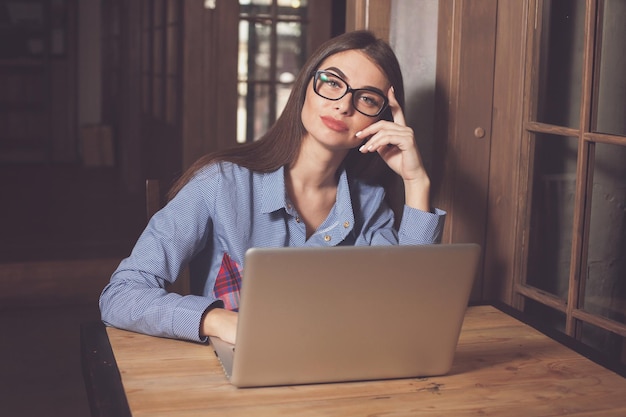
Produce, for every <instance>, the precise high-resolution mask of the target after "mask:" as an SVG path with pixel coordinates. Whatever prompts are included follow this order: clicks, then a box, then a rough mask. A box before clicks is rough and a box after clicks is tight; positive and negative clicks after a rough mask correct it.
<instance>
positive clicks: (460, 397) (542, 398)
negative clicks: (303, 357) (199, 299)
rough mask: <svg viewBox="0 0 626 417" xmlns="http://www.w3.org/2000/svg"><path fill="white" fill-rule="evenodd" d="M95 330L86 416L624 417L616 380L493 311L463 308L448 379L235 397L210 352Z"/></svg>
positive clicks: (248, 392) (248, 391)
mask: <svg viewBox="0 0 626 417" xmlns="http://www.w3.org/2000/svg"><path fill="white" fill-rule="evenodd" d="M94 329H95V330H97V328H94ZM94 329H92V330H94ZM101 330H102V331H101V333H100V340H99V342H93V340H94V339H93V338H85V340H83V347H82V348H83V356H84V357H83V359H84V360H85V363H84V365H85V366H84V369H85V378H86V384H87V389H88V392H89V394H90V400H91V405H92V412H93V413H94V415H102V416H107V415H115V416H116V417H122V416H126V415H132V416H150V417H157V416H180V417H185V416H246V417H248V416H261V417H262V416H268V417H270V416H271V417H275V416H429V417H432V416H446V417H449V416H456V417H462V416H481V415H485V416H561V415H563V416H564V415H567V416H577V417H583V416H585V417H588V416H603V417H611V416H616V417H617V416H620V417H621V416H625V415H626V379H625V378H623V377H622V376H620V375H619V374H618V373H616V372H613V371H611V370H609V369H607V368H605V367H603V366H601V365H599V364H598V363H596V362H594V361H592V360H590V359H588V358H586V357H585V356H583V355H581V354H580V353H578V352H576V351H575V350H574V349H571V348H570V347H567V346H565V345H564V344H562V343H560V342H558V341H556V340H554V339H553V338H551V337H548V336H546V335H545V334H544V333H542V332H540V331H538V330H536V329H534V328H533V327H531V326H529V325H527V324H525V323H523V322H522V321H519V320H517V319H516V318H513V317H512V316H511V315H509V314H506V313H504V312H503V311H502V310H500V309H497V308H495V307H493V306H476V307H469V308H468V311H467V314H466V317H465V320H464V324H463V329H462V332H461V336H460V340H459V344H458V349H457V353H456V356H455V360H454V365H453V367H452V370H451V372H450V373H449V374H448V375H445V376H440V377H429V378H411V379H399V380H387V381H370V382H349V383H340V384H317V385H303V386H290V387H270V388H245V389H239V388H236V387H234V386H232V385H230V384H229V383H228V381H227V379H226V377H225V376H224V373H223V371H222V368H221V366H220V363H219V361H218V360H217V358H216V357H215V355H214V353H213V350H212V348H211V347H210V346H209V345H202V344H197V343H192V342H185V341H180V340H170V339H162V338H155V337H150V336H145V335H141V334H137V333H132V332H128V331H123V330H118V329H114V328H106V332H104V327H101ZM84 332H86V333H89V332H90V330H89V329H85V330H84ZM84 336H85V335H84ZM107 338H108V342H109V343H110V345H109V346H110V352H109V351H107V343H106V342H107V340H106V339H107ZM89 340H92V342H89ZM103 346H104V347H103ZM110 353H112V354H113V356H114V359H111V358H110V357H109V356H107V355H108V354H110ZM89 355H91V359H90V358H89V357H87V358H86V357H85V356H89ZM103 378H104V380H105V381H108V382H105V383H104V384H102V383H101V382H102V380H103ZM98 380H99V382H98ZM99 384H100V385H99ZM103 385H104V386H103Z"/></svg>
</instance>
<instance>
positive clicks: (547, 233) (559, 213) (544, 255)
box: [526, 134, 578, 300]
mask: <svg viewBox="0 0 626 417" xmlns="http://www.w3.org/2000/svg"><path fill="white" fill-rule="evenodd" d="M577 147H578V143H577V138H572V137H563V136H556V135H548V134H540V135H536V138H535V159H534V165H533V183H532V208H531V223H530V236H529V243H528V244H529V247H528V251H529V253H528V275H527V280H526V282H527V283H528V284H529V285H532V286H534V287H536V288H539V289H541V290H543V291H546V292H548V293H550V294H553V295H555V296H557V297H559V298H561V299H564V300H565V299H567V292H568V284H569V271H570V258H571V255H570V251H571V247H572V227H573V221H574V196H575V191H576V155H577Z"/></svg>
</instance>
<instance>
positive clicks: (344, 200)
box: [261, 166, 354, 222]
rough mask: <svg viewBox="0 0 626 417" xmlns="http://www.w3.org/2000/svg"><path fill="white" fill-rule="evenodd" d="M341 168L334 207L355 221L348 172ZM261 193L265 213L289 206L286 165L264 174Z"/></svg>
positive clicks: (341, 214)
mask: <svg viewBox="0 0 626 417" xmlns="http://www.w3.org/2000/svg"><path fill="white" fill-rule="evenodd" d="M340 170H341V171H340V174H339V183H338V185H337V201H336V203H335V206H334V208H333V209H334V210H335V212H336V213H337V215H339V216H340V217H346V216H347V217H348V218H349V219H348V220H349V221H350V222H354V213H353V211H352V199H351V198H350V186H349V184H348V174H347V173H346V170H345V168H344V167H343V166H342V167H341V168H340ZM261 195H262V196H263V197H264V198H263V203H262V206H261V211H262V212H263V213H271V212H273V211H277V210H280V209H285V208H286V207H287V189H286V188H285V167H284V166H282V167H280V168H278V169H277V170H276V171H272V172H267V173H264V174H263V180H262V188H261Z"/></svg>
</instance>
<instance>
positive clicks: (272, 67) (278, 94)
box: [237, 0, 307, 142]
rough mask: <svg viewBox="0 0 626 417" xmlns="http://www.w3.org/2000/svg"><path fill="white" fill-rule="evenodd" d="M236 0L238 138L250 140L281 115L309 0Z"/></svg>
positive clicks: (300, 60)
mask: <svg viewBox="0 0 626 417" xmlns="http://www.w3.org/2000/svg"><path fill="white" fill-rule="evenodd" d="M239 4H240V21H239V55H238V80H239V86H238V92H239V100H238V109H237V141H238V142H248V141H252V140H256V139H258V138H259V137H260V136H262V135H263V134H264V133H265V131H266V130H267V129H268V128H269V126H271V124H272V123H274V121H275V120H276V118H277V117H278V116H279V115H280V113H281V112H282V110H283V108H284V106H285V104H286V102H287V99H288V97H289V94H290V92H291V86H292V85H293V82H294V81H295V78H296V76H297V74H298V73H299V71H300V68H301V67H302V65H303V64H304V60H305V57H306V55H307V52H306V47H305V45H306V41H307V39H306V37H305V36H304V33H305V25H306V23H305V22H306V17H307V16H306V12H307V9H306V6H307V1H302V0H300V1H296V0H289V1H287V0H245V1H244V0H242V1H240V2H239Z"/></svg>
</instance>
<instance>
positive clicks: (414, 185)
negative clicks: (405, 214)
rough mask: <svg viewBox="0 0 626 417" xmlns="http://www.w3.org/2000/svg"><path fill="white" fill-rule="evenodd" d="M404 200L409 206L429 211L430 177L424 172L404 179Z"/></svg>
mask: <svg viewBox="0 0 626 417" xmlns="http://www.w3.org/2000/svg"><path fill="white" fill-rule="evenodd" d="M404 201H405V204H406V205H407V206H409V207H412V208H415V209H418V210H422V211H426V212H430V211H431V210H432V207H431V205H430V178H428V175H426V174H425V173H424V175H423V176H421V177H420V178H416V179H411V180H404Z"/></svg>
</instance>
